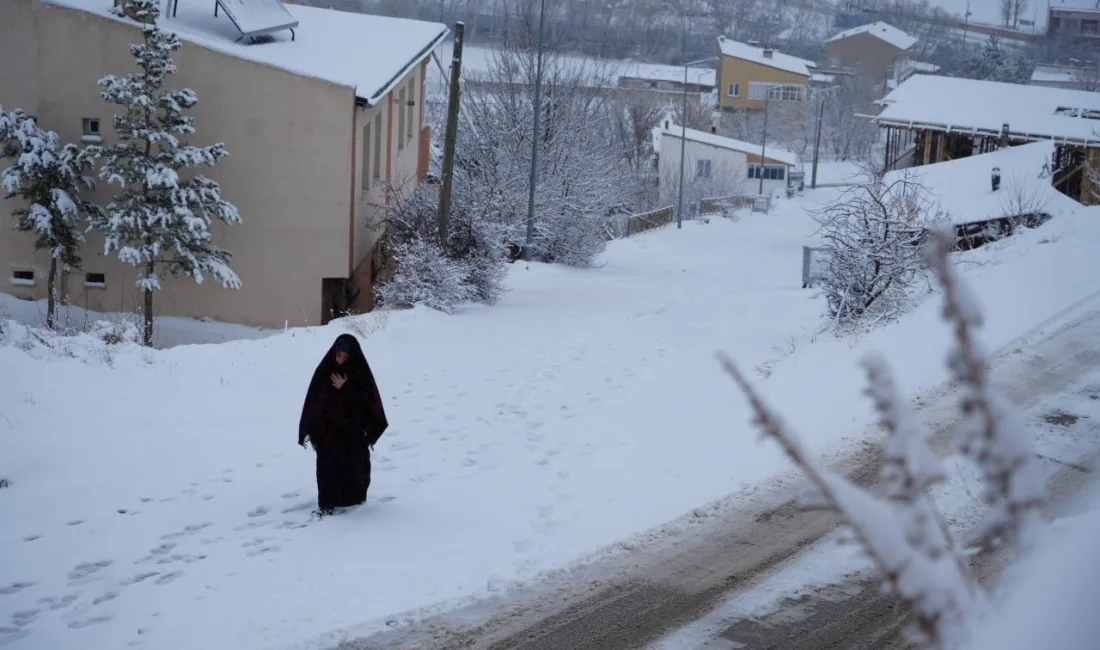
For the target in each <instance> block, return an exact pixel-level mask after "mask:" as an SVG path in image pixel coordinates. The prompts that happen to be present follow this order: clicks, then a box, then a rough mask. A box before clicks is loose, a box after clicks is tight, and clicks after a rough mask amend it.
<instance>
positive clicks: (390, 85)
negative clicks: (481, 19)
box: [356, 26, 451, 106]
mask: <svg viewBox="0 0 1100 650" xmlns="http://www.w3.org/2000/svg"><path fill="white" fill-rule="evenodd" d="M450 33H451V30H450V28H448V27H447V26H444V27H443V31H442V32H440V33H439V34H438V35H436V37H435V38H433V39H432V40H431V42H429V43H428V44H427V45H425V46H424V48H423V49H421V50H420V52H418V53H417V54H416V56H414V57H413V58H411V59H409V61H408V62H407V63H405V65H404V66H402V67H401V69H400V70H398V71H397V73H396V74H394V75H393V76H392V77H390V79H389V81H387V82H386V83H384V84H382V87H380V88H379V89H378V90H377V91H375V92H374V93H372V94H371V95H370V96H368V97H364V96H362V95H360V94H359V93H358V92H356V96H357V97H359V98H360V99H363V100H365V101H366V102H367V106H376V105H377V104H378V101H379V100H380V99H382V98H383V97H385V96H386V95H388V94H389V92H390V91H391V90H393V89H394V87H395V86H397V84H398V83H400V82H401V79H403V78H404V77H405V75H407V74H408V73H409V71H410V70H412V68H413V67H415V66H416V65H417V64H419V63H420V62H421V61H423V60H424V59H425V58H427V57H428V56H429V55H430V54H431V51H432V50H434V49H435V47H436V46H437V45H439V44H440V43H441V42H443V39H445V38H447V35H448V34H450ZM356 90H358V89H356Z"/></svg>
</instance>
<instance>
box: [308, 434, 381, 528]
mask: <svg viewBox="0 0 1100 650" xmlns="http://www.w3.org/2000/svg"><path fill="white" fill-rule="evenodd" d="M357 437H358V436H357ZM360 441H361V442H360ZM370 469H371V468H370V449H369V448H368V447H367V443H366V440H365V439H363V438H361V437H359V441H356V442H355V443H354V444H353V445H352V446H351V447H350V448H337V449H324V448H322V449H318V450H317V507H318V508H319V509H320V510H329V509H332V508H346V507H348V506H357V505H359V504H361V503H363V502H364V501H366V500H367V489H368V488H370Z"/></svg>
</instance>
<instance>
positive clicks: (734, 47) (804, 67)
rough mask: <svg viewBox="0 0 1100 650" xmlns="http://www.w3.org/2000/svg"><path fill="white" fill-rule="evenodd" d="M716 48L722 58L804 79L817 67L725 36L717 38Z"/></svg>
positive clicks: (809, 62) (795, 57)
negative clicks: (781, 71)
mask: <svg viewBox="0 0 1100 650" xmlns="http://www.w3.org/2000/svg"><path fill="white" fill-rule="evenodd" d="M718 48H719V49H720V50H721V52H722V55H723V56H729V57H733V58H735V59H742V60H745V61H751V62H753V63H759V64H760V65H766V66H768V67H771V68H776V69H779V70H786V71H787V72H793V73H795V74H800V75H802V76H804V77H809V76H810V72H811V71H812V70H813V69H814V68H815V67H817V64H815V63H814V62H813V61H807V60H806V59H800V58H798V57H797V56H791V55H790V54H783V53H782V52H780V51H779V50H777V49H775V48H764V47H757V46H755V45H749V44H748V43H742V42H741V41H735V40H732V39H729V38H726V37H725V36H719V37H718ZM765 51H770V52H771V53H772V55H771V56H770V57H767V56H764V52H765Z"/></svg>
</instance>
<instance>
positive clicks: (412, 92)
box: [405, 84, 416, 142]
mask: <svg viewBox="0 0 1100 650" xmlns="http://www.w3.org/2000/svg"><path fill="white" fill-rule="evenodd" d="M407 109H408V111H409V117H408V119H406V120H405V124H406V126H408V127H409V130H408V131H406V134H407V136H408V139H409V142H412V139H413V136H415V135H416V119H415V116H416V86H415V85H414V84H409V101H408V104H407Z"/></svg>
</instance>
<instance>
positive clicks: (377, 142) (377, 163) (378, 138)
mask: <svg viewBox="0 0 1100 650" xmlns="http://www.w3.org/2000/svg"><path fill="white" fill-rule="evenodd" d="M371 171H372V172H374V180H379V179H381V178H382V114H381V113H379V114H378V117H377V118H376V119H375V120H374V166H373V167H372V168H371Z"/></svg>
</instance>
